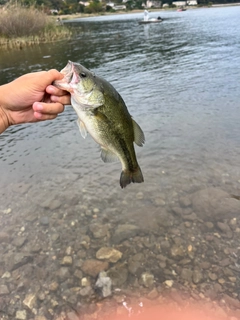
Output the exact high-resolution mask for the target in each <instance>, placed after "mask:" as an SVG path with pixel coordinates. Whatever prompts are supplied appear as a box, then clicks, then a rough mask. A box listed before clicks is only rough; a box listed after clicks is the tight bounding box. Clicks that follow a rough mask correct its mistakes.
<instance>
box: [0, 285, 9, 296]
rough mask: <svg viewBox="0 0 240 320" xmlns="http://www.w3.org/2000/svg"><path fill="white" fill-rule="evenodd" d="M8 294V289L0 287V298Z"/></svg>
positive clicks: (3, 286)
mask: <svg viewBox="0 0 240 320" xmlns="http://www.w3.org/2000/svg"><path fill="white" fill-rule="evenodd" d="M7 294H9V290H8V287H7V286H6V285H5V284H1V285H0V296H5V295H7Z"/></svg>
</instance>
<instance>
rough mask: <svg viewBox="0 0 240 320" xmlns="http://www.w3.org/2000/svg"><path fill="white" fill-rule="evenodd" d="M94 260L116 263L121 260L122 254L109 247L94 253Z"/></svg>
mask: <svg viewBox="0 0 240 320" xmlns="http://www.w3.org/2000/svg"><path fill="white" fill-rule="evenodd" d="M96 258H97V259H100V260H107V261H109V262H112V263H116V262H117V261H118V260H120V259H121V258H122V252H120V251H118V250H116V249H114V248H110V247H102V248H101V249H99V250H98V251H97V253H96Z"/></svg>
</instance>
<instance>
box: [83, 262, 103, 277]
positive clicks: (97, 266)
mask: <svg viewBox="0 0 240 320" xmlns="http://www.w3.org/2000/svg"><path fill="white" fill-rule="evenodd" d="M108 267H109V264H108V262H107V261H99V260H96V259H87V260H85V261H84V262H83V265H82V268H81V269H82V271H83V272H84V273H85V274H87V275H89V276H92V277H96V276H97V275H98V274H99V272H100V271H105V270H107V269H108Z"/></svg>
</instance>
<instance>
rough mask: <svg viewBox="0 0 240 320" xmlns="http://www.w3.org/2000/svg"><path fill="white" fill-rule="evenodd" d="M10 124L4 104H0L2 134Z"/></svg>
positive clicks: (0, 130)
mask: <svg viewBox="0 0 240 320" xmlns="http://www.w3.org/2000/svg"><path fill="white" fill-rule="evenodd" d="M9 126H10V123H9V121H8V117H7V114H6V112H5V110H4V108H3V107H2V106H0V134H1V133H2V132H3V131H5V130H6V129H7V128H8V127H9Z"/></svg>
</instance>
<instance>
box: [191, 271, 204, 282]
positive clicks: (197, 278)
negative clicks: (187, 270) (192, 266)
mask: <svg viewBox="0 0 240 320" xmlns="http://www.w3.org/2000/svg"><path fill="white" fill-rule="evenodd" d="M192 280H193V283H195V284H198V283H200V282H201V281H202V280H203V274H202V272H201V271H200V270H194V271H193V275H192Z"/></svg>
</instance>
